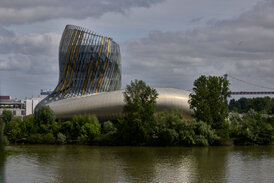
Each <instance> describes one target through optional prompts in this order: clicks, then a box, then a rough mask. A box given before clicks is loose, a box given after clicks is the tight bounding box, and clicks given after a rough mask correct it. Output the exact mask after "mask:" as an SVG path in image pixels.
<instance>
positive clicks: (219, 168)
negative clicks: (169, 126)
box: [0, 146, 274, 182]
mask: <svg viewBox="0 0 274 183" xmlns="http://www.w3.org/2000/svg"><path fill="white" fill-rule="evenodd" d="M6 149H7V150H8V151H10V152H12V153H11V155H10V156H8V158H7V160H3V161H2V160H1V159H0V165H1V167H0V168H1V169H0V172H1V174H0V176H1V177H4V178H2V180H4V179H5V178H6V180H7V182H250V181H253V182H267V181H269V180H274V176H273V173H272V171H273V169H274V158H273V157H274V147H273V146H259V147H195V148H191V147H92V146H8V147H7V148H6ZM4 164H5V167H4V168H3V166H2V165H4Z"/></svg>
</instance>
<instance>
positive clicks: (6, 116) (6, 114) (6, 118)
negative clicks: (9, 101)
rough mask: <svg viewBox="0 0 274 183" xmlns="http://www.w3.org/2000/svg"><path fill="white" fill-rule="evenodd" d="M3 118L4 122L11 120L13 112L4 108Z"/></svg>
mask: <svg viewBox="0 0 274 183" xmlns="http://www.w3.org/2000/svg"><path fill="white" fill-rule="evenodd" d="M1 118H2V120H3V122H4V123H7V122H10V121H11V119H12V118H13V114H12V112H11V111H10V110H6V109H5V110H3V112H2V115H1Z"/></svg>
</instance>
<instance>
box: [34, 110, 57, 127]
mask: <svg viewBox="0 0 274 183" xmlns="http://www.w3.org/2000/svg"><path fill="white" fill-rule="evenodd" d="M54 120H55V114H54V112H53V110H51V108H50V107H49V106H41V107H39V108H38V110H37V111H36V113H35V121H36V122H37V123H38V124H39V125H42V124H44V125H48V124H52V122H53V121H54Z"/></svg>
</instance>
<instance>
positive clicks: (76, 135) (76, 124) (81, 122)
mask: <svg viewBox="0 0 274 183" xmlns="http://www.w3.org/2000/svg"><path fill="white" fill-rule="evenodd" d="M100 131H101V126H100V123H99V121H98V119H97V118H96V117H95V116H93V115H76V116H74V117H73V119H72V129H71V137H72V139H73V140H76V139H79V140H80V141H81V142H82V143H89V142H91V141H92V139H93V138H94V137H95V136H97V135H99V134H100V133H101V132H100Z"/></svg>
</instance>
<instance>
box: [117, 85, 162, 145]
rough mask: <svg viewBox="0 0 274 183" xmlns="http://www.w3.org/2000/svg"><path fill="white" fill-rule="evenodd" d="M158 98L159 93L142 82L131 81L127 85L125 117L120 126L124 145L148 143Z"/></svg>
mask: <svg viewBox="0 0 274 183" xmlns="http://www.w3.org/2000/svg"><path fill="white" fill-rule="evenodd" d="M157 97H158V93H157V91H156V90H155V89H153V88H151V87H149V86H148V85H146V83H145V82H144V81H142V80H135V81H131V83H130V85H127V87H126V89H125V92H124V101H125V102H126V105H125V106H124V110H123V111H124V113H125V117H124V118H123V119H122V120H120V125H119V131H120V133H121V134H123V135H122V136H123V137H122V139H123V141H124V143H126V144H131V145H139V144H142V143H145V142H147V140H148V138H149V134H150V132H151V131H152V127H153V124H154V111H155V104H156V99H157Z"/></svg>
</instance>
